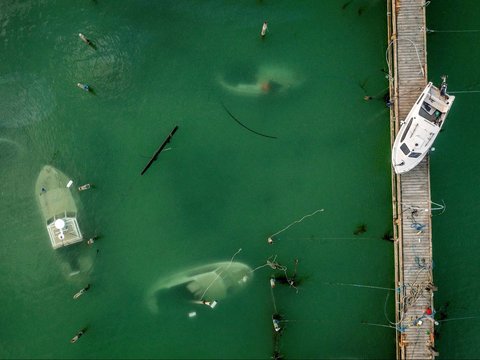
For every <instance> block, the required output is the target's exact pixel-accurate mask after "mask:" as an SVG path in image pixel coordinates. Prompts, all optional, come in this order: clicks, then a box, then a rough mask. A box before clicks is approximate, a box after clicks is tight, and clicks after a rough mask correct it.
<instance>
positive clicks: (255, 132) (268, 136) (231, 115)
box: [220, 101, 277, 139]
mask: <svg viewBox="0 0 480 360" xmlns="http://www.w3.org/2000/svg"><path fill="white" fill-rule="evenodd" d="M220 103H221V104H222V106H223V108H224V109H225V111H226V112H227V114H228V115H230V117H231V118H232V119H233V120H235V121H236V122H237V123H238V124H239V125H241V126H243V127H244V128H245V129H247V130H248V131H251V132H253V133H254V134H257V135H260V136H263V137H266V138H270V139H276V138H277V137H275V136H270V135H265V134H262V133H259V132H258V131H255V130H253V129H250V128H249V127H248V126H246V125H244V124H242V122H240V120H238V119H237V118H236V117H235V116H234V115H233V114H232V113H231V112H230V110H228V109H227V107H226V106H225V104H224V103H223V101H220Z"/></svg>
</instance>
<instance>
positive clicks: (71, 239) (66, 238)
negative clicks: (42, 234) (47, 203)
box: [47, 213, 83, 249]
mask: <svg viewBox="0 0 480 360" xmlns="http://www.w3.org/2000/svg"><path fill="white" fill-rule="evenodd" d="M56 219H57V218H54V219H53V220H52V222H51V223H49V224H47V231H48V236H49V237H50V241H51V243H52V247H53V248H54V249H58V248H60V247H62V246H68V245H72V244H75V243H77V242H81V241H82V240H83V237H82V233H81V232H80V227H79V226H78V222H77V218H76V217H75V216H74V214H73V216H68V214H66V213H65V215H64V216H59V217H58V219H62V220H63V221H64V222H65V227H64V228H63V229H62V231H60V230H59V229H57V228H56V227H55V220H56ZM61 235H63V236H61Z"/></svg>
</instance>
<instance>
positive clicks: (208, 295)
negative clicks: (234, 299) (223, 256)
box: [147, 261, 253, 313]
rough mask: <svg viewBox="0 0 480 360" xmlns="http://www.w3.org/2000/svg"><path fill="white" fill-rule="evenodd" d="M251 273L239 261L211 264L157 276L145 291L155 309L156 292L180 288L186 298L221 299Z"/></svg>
mask: <svg viewBox="0 0 480 360" xmlns="http://www.w3.org/2000/svg"><path fill="white" fill-rule="evenodd" d="M252 276H253V272H252V269H251V268H250V267H249V266H248V265H245V264H243V263H240V262H230V261H225V262H217V263H211V264H207V265H203V266H199V267H195V268H192V269H188V270H185V271H181V272H178V273H176V274H174V275H171V276H166V277H163V278H161V279H159V280H158V281H157V282H156V283H155V284H154V285H153V286H152V287H151V288H150V289H149V291H148V293H147V303H148V307H149V308H150V310H151V311H152V312H154V313H157V312H158V300H157V296H158V293H159V292H163V291H169V290H174V289H175V290H177V289H178V288H179V287H181V288H183V289H184V290H185V291H184V293H186V294H189V296H191V299H190V300H197V301H198V300H203V299H207V300H221V299H224V298H225V297H227V296H228V295H229V294H231V293H234V292H235V291H238V290H240V289H242V288H243V287H245V285H246V284H247V283H248V282H249V279H250V278H251V277H252Z"/></svg>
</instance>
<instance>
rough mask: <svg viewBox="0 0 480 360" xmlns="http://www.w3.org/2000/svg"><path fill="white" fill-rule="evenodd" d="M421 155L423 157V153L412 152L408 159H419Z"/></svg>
mask: <svg viewBox="0 0 480 360" xmlns="http://www.w3.org/2000/svg"><path fill="white" fill-rule="evenodd" d="M420 155H422V153H419V152H412V153H411V154H410V155H408V157H411V158H418V157H419V156H420Z"/></svg>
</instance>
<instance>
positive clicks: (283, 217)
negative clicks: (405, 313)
mask: <svg viewBox="0 0 480 360" xmlns="http://www.w3.org/2000/svg"><path fill="white" fill-rule="evenodd" d="M472 3H473V2H472ZM449 6H451V9H450V10H449V12H446V11H445V10H444V9H443V8H440V5H439V4H436V3H435V4H432V5H430V7H429V8H428V10H429V11H430V10H431V11H432V12H433V11H436V12H438V13H439V18H440V16H443V17H445V18H446V19H448V21H450V20H451V17H453V16H454V14H455V12H454V11H453V9H454V5H452V4H450V5H449ZM477 7H478V6H477ZM455 9H458V8H457V7H455ZM456 16H457V15H455V17H456ZM469 16H470V18H471V21H472V26H474V25H473V22H474V21H475V20H474V18H473V12H470V11H469V10H468V9H467V7H466V6H465V13H464V15H463V17H459V18H458V19H457V20H456V21H457V22H458V24H453V23H450V24H449V25H450V26H454V25H457V26H459V27H460V26H461V27H465V26H466V25H465V24H463V23H462V22H463V21H464V20H465V18H467V17H469ZM429 19H430V18H429ZM265 20H267V21H268V24H269V31H268V33H267V36H266V37H265V38H264V39H263V40H262V39H261V38H260V29H261V26H262V23H263V21H265ZM439 26H440V25H439ZM80 32H81V33H83V34H85V35H86V36H87V37H88V38H89V39H91V41H92V42H93V44H94V45H95V47H96V48H93V47H89V46H87V45H86V44H84V43H83V42H82V41H81V40H80V39H79V37H78V33H80ZM469 36H470V38H469V39H470V43H468V42H467V41H466V40H465V43H464V45H465V47H464V46H463V45H462V46H460V45H459V44H457V43H456V42H455V41H456V39H457V38H455V37H454V36H450V35H449V36H447V35H445V36H444V35H442V36H437V34H435V37H436V38H437V39H438V40H437V43H434V41H433V40H432V44H431V45H429V56H430V57H432V55H433V54H435V53H437V54H438V56H437V57H435V58H433V59H432V61H431V62H430V63H429V65H430V74H431V75H432V74H433V75H435V76H437V75H439V74H440V73H441V72H443V71H449V75H450V77H451V80H452V83H451V88H452V89H454V88H455V87H458V88H460V87H461V86H466V85H471V86H473V85H475V84H476V83H475V84H473V83H470V82H472V81H473V79H472V77H470V76H467V75H464V76H463V77H462V76H461V74H464V72H466V70H465V67H466V65H465V64H468V65H469V66H470V68H469V69H468V73H470V72H472V73H476V74H478V70H477V69H475V67H474V61H473V60H472V58H471V56H472V51H473V50H475V51H478V49H475V47H474V46H473V45H472V42H474V41H477V39H478V37H476V36H477V35H475V34H471V35H469ZM433 38H434V37H433V36H432V39H433ZM444 38H446V39H447V40H448V41H451V42H452V44H453V45H454V46H456V48H457V49H458V52H460V51H462V54H463V59H462V60H460V59H458V56H459V55H458V53H455V51H454V50H451V48H452V47H453V45H452V46H445V45H444V44H443V41H444V40H443V39H444ZM458 38H460V39H467V38H466V37H465V36H464V37H458ZM386 42H387V39H386V5H385V2H384V1H381V0H376V1H375V0H350V1H348V0H342V1H339V0H328V1H327V0H324V1H316V0H311V1H307V0H305V1H282V0H280V1H270V0H264V1H260V0H258V1H255V0H243V1H233V0H228V1H227V0H224V1H220V0H211V1H209V0H202V1H200V0H195V1H194V0H191V1H183V0H175V1H167V0H165V1H106V0H97V1H87V0H84V1H31V0H24V1H10V0H5V1H2V2H1V3H0V54H1V61H0V168H1V171H0V181H1V188H0V196H1V197H0V224H1V236H0V239H1V251H0V263H1V271H0V284H1V288H2V291H1V295H0V319H1V323H2V326H0V357H2V358H209V359H227V358H250V359H253V358H255V359H258V358H263V359H268V358H270V356H271V355H272V351H273V348H274V341H273V327H272V321H271V316H272V314H273V312H274V311H275V307H276V308H277V310H278V312H280V313H281V314H282V316H283V318H284V320H287V321H285V322H283V323H282V324H283V327H284V330H283V333H282V336H281V337H280V341H279V348H278V350H279V351H280V352H281V353H282V354H283V355H284V356H285V357H286V358H297V359H300V358H301V359H305V358H370V359H378V358H393V357H394V356H395V337H394V335H395V330H394V329H389V328H387V327H382V326H375V325H367V324H366V323H369V324H380V325H388V319H393V317H394V312H393V308H394V303H393V297H392V296H389V297H387V295H388V294H389V293H390V294H391V295H393V294H392V292H391V291H388V290H383V289H373V288H367V287H358V286H351V285H341V284H358V285H366V286H377V287H383V288H393V287H394V284H393V282H394V281H393V277H394V272H393V247H392V243H391V242H390V241H385V240H382V237H383V236H384V234H385V233H387V232H389V231H390V230H391V185H390V184H391V183H390V149H389V143H390V139H389V112H388V109H387V108H386V106H385V104H384V101H383V95H384V94H385V92H386V91H387V86H388V83H387V81H386V79H385V76H384V73H383V72H382V69H386V64H385V49H386ZM444 56H447V58H448V61H449V62H448V64H445V62H444V61H443V60H442V58H443V57H444ZM447 65H448V66H447ZM454 69H457V72H459V73H460V75H457V76H455V74H454ZM260 77H262V79H263V77H265V78H266V79H267V84H263V85H264V90H265V89H266V90H267V91H264V90H261V85H262V84H259V86H260V91H258V89H259V87H258V86H257V92H259V93H257V94H251V95H248V94H244V93H242V92H241V91H238V92H237V91H235V89H233V88H231V87H228V86H225V84H227V85H232V86H233V87H235V85H238V84H242V83H243V84H254V83H255V81H256V80H257V79H260ZM268 79H271V82H268ZM262 81H263V80H262ZM78 82H80V83H88V84H89V85H90V86H91V88H92V90H93V91H92V92H90V93H87V92H84V91H82V90H81V89H79V88H78V87H77V86H76V84H77V83H78ZM465 82H467V83H468V84H465ZM236 89H237V90H239V88H238V87H237V88H236ZM367 95H368V96H373V97H374V99H372V100H371V101H365V100H364V99H363V98H364V96H367ZM476 96H477V95H471V96H470V95H469V96H464V97H463V96H462V97H460V96H459V97H458V100H456V103H455V105H454V106H455V108H454V111H453V112H452V115H451V118H450V119H449V121H448V124H447V128H446V131H445V133H444V134H442V136H440V137H439V140H438V151H437V152H436V153H435V155H434V156H433V158H432V184H433V191H434V198H443V199H445V201H446V202H447V203H448V211H447V212H446V213H445V214H444V215H443V216H442V217H441V218H440V217H439V218H438V220H437V219H435V222H434V225H435V229H434V234H435V236H436V243H435V247H434V249H435V253H436V257H437V264H438V268H437V269H436V273H435V275H436V276H437V278H436V280H437V283H438V285H439V287H440V289H441V290H440V291H439V293H438V300H439V301H446V300H450V301H451V312H452V316H453V315H454V314H453V313H454V309H455V314H456V313H457V311H458V314H460V315H464V314H470V313H472V312H474V311H475V302H477V301H479V300H478V299H477V298H476V297H474V296H473V293H472V291H471V290H472V288H475V287H476V286H475V285H474V282H473V280H474V279H475V277H474V276H473V275H474V274H475V271H478V270H476V267H475V261H474V258H473V256H474V253H475V252H474V251H473V250H474V249H473V248H472V249H467V248H465V246H469V247H474V246H475V245H474V244H475V239H474V236H472V234H474V224H476V223H478V220H477V219H476V217H475V213H476V212H475V211H474V209H475V207H476V206H477V205H476V203H475V199H474V198H475V197H474V196H472V194H471V193H470V192H465V190H466V189H467V187H469V186H472V187H473V185H474V184H473V182H474V181H475V174H478V169H477V170H475V167H476V166H477V165H475V162H474V159H475V158H474V157H473V156H470V154H471V151H474V152H476V151H478V150H477V149H476V148H475V146H474V145H475V143H474V139H475V138H474V131H468V132H467V134H464V133H465V131H462V130H463V129H464V128H463V126H461V124H462V125H463V124H466V123H467V124H468V126H472V127H474V126H477V125H475V116H474V115H473V114H465V113H464V112H466V111H467V110H466V109H469V110H470V111H473V109H474V101H475V99H476ZM470 101H473V103H470ZM224 106H225V107H226V108H227V109H228V111H230V113H231V114H232V115H233V116H234V117H235V118H236V119H237V120H239V121H240V122H241V123H242V124H244V125H245V126H247V127H248V128H250V129H252V130H254V131H256V132H257V133H261V134H264V135H269V136H271V137H275V138H271V137H270V138H269V137H264V136H261V135H258V134H256V133H254V132H251V131H249V130H247V129H246V128H245V127H242V126H241V125H240V124H239V123H237V122H236V121H235V120H234V119H233V118H232V117H231V116H230V115H229V114H228V113H227V111H226V110H225V108H224ZM462 108H463V110H462ZM462 111H463V113H462ZM462 114H463V116H462ZM464 119H468V122H466V121H461V120H464ZM175 125H178V126H179V129H178V131H177V133H176V134H175V136H174V137H173V139H172V141H171V142H170V143H169V144H168V148H170V150H168V151H165V152H162V153H161V154H160V155H159V157H158V160H157V161H156V162H155V163H154V164H153V165H152V167H151V168H150V169H149V170H148V171H147V172H146V173H145V175H144V176H140V172H141V170H142V169H143V167H144V166H145V164H146V163H147V162H148V160H149V158H150V157H151V155H152V154H153V152H154V151H155V150H156V149H157V148H158V146H159V145H160V144H161V142H162V141H163V140H164V138H165V137H166V135H167V134H168V133H169V132H170V131H171V130H172V128H173V127H174V126H175ZM467 137H468V139H469V142H471V144H468V146H465V145H467V144H464V143H463V142H464V141H466V140H467ZM459 144H461V145H460V146H459ZM466 148H468V152H469V154H468V158H471V161H469V162H468V165H465V162H466V161H465V162H464V161H463V160H462V161H460V159H464V158H465V156H464V155H463V154H465V149H466ZM449 152H450V153H452V152H453V153H456V154H457V155H458V156H452V155H451V154H448V153H449ZM447 154H448V155H447ZM454 159H455V160H454ZM472 161H473V162H472ZM47 164H48V165H52V166H54V167H56V168H57V169H59V170H61V171H62V172H64V173H65V174H66V175H67V176H68V177H69V178H71V179H73V180H74V187H73V188H72V191H73V193H74V197H75V199H76V201H77V207H78V209H79V214H78V221H79V224H80V227H81V229H82V232H83V233H84V235H85V237H86V238H89V237H91V236H93V235H99V236H100V237H99V239H98V240H97V241H96V242H95V244H94V245H93V246H92V247H88V246H87V245H86V244H85V243H82V244H78V245H74V246H71V247H67V248H64V249H59V250H53V249H52V248H51V245H50V240H49V238H48V235H47V231H46V229H45V226H44V223H43V220H42V214H41V212H40V209H39V207H38V204H37V199H36V198H37V195H38V194H36V193H35V191H34V186H35V181H36V179H37V176H38V174H39V172H40V170H41V169H42V167H43V166H44V165H47ZM445 167H448V168H449V169H448V171H446V172H447V173H448V174H449V175H446V174H445V173H446V172H445V170H442V169H444V168H445ZM466 167H467V170H468V171H469V172H471V174H472V176H469V177H467V176H465V168H466ZM454 168H455V170H456V171H452V170H453V169H454ZM450 169H452V170H450ZM459 172H461V174H462V175H461V176H458V173H459ZM84 183H93V184H95V188H94V189H91V190H89V191H85V192H77V191H76V190H75V188H76V187H77V186H79V185H81V184H84ZM460 189H461V190H460ZM455 203H457V204H458V205H457V208H456V209H455V206H456V205H455ZM318 209H324V211H323V212H318V213H317V214H315V215H313V216H311V217H307V218H305V219H304V220H303V221H302V222H298V223H295V224H294V225H292V226H291V227H290V228H288V229H287V230H285V231H283V232H281V233H280V234H278V235H277V236H275V237H274V238H275V243H274V244H272V245H268V244H267V241H266V240H267V238H268V237H269V236H270V235H272V234H274V233H276V232H278V231H279V230H281V229H283V228H285V227H287V226H288V225H289V224H292V223H293V222H294V221H296V220H299V219H301V218H302V217H303V216H305V215H307V214H311V213H313V212H314V211H315V210H318ZM461 214H470V216H471V219H470V220H469V221H467V224H465V223H464V221H465V218H464V217H463V216H462V215H461ZM457 216H458V219H457V218H456V217H457ZM361 224H365V225H366V227H367V231H366V232H365V233H363V234H359V235H354V234H353V233H354V231H355V230H356V228H357V227H358V226H359V225H361ZM467 229H469V230H470V231H467ZM449 234H450V235H449ZM461 234H463V235H461ZM437 239H438V240H437ZM462 244H464V246H462ZM239 249H241V251H240V252H238V250H239ZM452 251H455V252H456V256H455V257H453V256H451V255H452ZM235 253H237V254H236V256H235V259H234V260H235V261H238V262H241V263H244V264H246V265H248V266H249V267H250V268H252V269H254V268H257V267H259V266H261V265H264V264H265V263H266V261H267V259H268V258H269V257H272V256H276V260H277V261H278V262H279V263H280V264H282V265H283V266H286V267H287V268H288V272H289V273H290V274H291V273H292V271H293V269H294V260H295V259H298V261H299V262H298V269H297V270H298V272H297V276H298V278H299V279H301V280H302V282H301V283H300V285H299V288H298V293H297V292H296V291H295V289H294V288H290V287H288V286H282V285H277V287H276V288H275V289H274V292H273V294H274V299H273V298H272V293H271V289H270V286H269V278H270V276H271V275H272V274H274V270H273V269H271V268H270V267H262V268H260V269H258V270H256V271H255V272H254V273H253V277H252V279H251V280H250V281H249V282H248V283H247V284H246V286H245V288H244V289H241V290H240V291H238V292H236V293H232V294H229V295H228V296H227V297H226V298H224V299H222V300H220V301H219V303H218V305H217V306H216V308H215V309H213V310H212V309H210V308H208V307H206V306H201V305H197V304H193V303H192V302H191V296H190V297H189V296H188V294H186V293H185V292H179V291H171V292H168V291H167V292H165V293H163V294H162V296H159V297H158V299H156V300H157V302H158V307H159V311H158V313H152V312H151V310H150V309H149V307H148V304H147V295H148V293H149V290H150V289H151V287H152V286H153V285H154V284H155V283H156V282H157V281H158V280H159V279H161V278H163V277H168V276H170V275H172V274H175V273H177V272H182V271H186V270H188V269H190V268H195V267H198V266H203V265H206V264H210V263H215V262H225V261H227V262H228V261H230V260H231V259H232V257H233V255H234V254H235ZM465 254H468V255H465ZM465 256H468V257H470V259H466V258H465ZM76 266H79V267H80V268H81V269H84V270H83V271H82V273H80V274H77V275H74V274H71V272H72V271H71V269H72V268H75V267H76ZM466 267H470V268H471V271H470V270H469V271H467V272H465V273H464V271H465V270H464V269H466ZM460 268H461V269H460ZM454 270H455V271H456V272H453V271H454ZM462 274H463V275H462ZM461 277H463V279H459V278H461ZM458 280H462V281H463V285H462V282H458V283H457V281H458ZM88 283H89V284H91V288H90V290H89V291H88V292H87V293H86V294H84V295H83V296H82V297H80V298H79V299H78V300H73V299H72V296H73V294H75V293H76V292H77V291H78V290H79V289H81V288H82V287H84V286H86V284H88ZM468 294H470V298H469V299H467V297H466V295H468ZM454 299H456V300H455V301H454ZM273 300H275V302H273ZM467 300H468V301H467ZM454 305H455V306H454ZM190 311H196V312H197V316H196V317H194V318H189V317H188V313H189V312H190ZM387 318H388V319H387ZM456 326H463V325H462V323H460V322H453V321H452V322H451V323H448V324H447V323H445V325H444V324H442V330H441V334H442V335H441V336H442V337H441V340H440V342H439V348H440V349H441V351H445V354H448V351H451V352H452V353H451V354H450V355H452V356H453V355H455V354H456V352H455V350H453V349H452V346H451V344H455V345H456V346H459V347H461V348H462V350H461V351H460V350H459V352H458V354H463V356H464V357H468V356H473V354H474V353H473V350H472V349H471V348H469V345H468V344H471V342H472V339H473V336H474V335H473V332H472V334H470V335H469V336H470V337H469V339H470V341H468V342H467V341H466V340H465V339H466V338H464V334H459V332H460V331H461V330H458V329H457V328H456ZM83 327H87V328H88V330H87V332H86V333H85V335H84V336H83V337H82V338H81V339H80V340H79V341H78V342H77V343H76V344H70V342H69V340H70V339H71V338H72V337H73V336H74V335H75V334H76V333H77V331H78V330H80V329H81V328H83ZM444 329H445V330H444ZM462 329H463V327H462ZM470 329H473V326H472V327H470ZM472 331H473V330H472ZM463 341H465V343H463ZM459 342H462V343H461V344H459ZM444 349H445V350H444ZM447 349H450V350H447Z"/></svg>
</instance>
